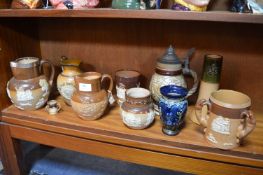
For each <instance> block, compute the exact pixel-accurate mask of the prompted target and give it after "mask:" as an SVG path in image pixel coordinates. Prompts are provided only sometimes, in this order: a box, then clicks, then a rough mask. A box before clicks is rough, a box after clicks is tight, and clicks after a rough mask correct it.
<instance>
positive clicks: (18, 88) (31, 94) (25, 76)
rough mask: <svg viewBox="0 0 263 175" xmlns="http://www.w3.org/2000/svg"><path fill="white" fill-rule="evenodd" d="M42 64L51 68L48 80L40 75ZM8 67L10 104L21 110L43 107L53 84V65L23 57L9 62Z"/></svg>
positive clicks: (33, 58) (37, 59)
mask: <svg viewBox="0 0 263 175" xmlns="http://www.w3.org/2000/svg"><path fill="white" fill-rule="evenodd" d="M43 64H49V65H50V67H51V73H50V78H49V79H48V78H47V77H46V76H45V75H44V74H43V73H42V65H43ZM10 67H11V69H12V73H13V77H12V78H11V80H10V81H8V83H7V94H8V96H9V98H10V100H11V101H12V103H13V104H14V105H15V106H16V107H17V108H19V109H22V110H35V109H39V108H41V107H42V106H44V104H45V103H46V102H47V100H48V96H49V93H50V88H51V86H52V83H53V78H54V67H53V65H52V64H51V63H50V62H49V61H47V60H40V59H39V58H35V57H23V58H18V59H16V60H15V61H11V62H10Z"/></svg>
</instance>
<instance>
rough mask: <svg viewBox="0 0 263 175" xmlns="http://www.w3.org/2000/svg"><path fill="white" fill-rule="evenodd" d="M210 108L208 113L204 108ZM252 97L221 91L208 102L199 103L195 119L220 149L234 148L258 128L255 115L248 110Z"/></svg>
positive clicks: (212, 95)
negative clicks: (204, 111)
mask: <svg viewBox="0 0 263 175" xmlns="http://www.w3.org/2000/svg"><path fill="white" fill-rule="evenodd" d="M205 106H207V108H208V113H207V114H206V113H203V112H202V109H203V108H204V107H205ZM250 106H251V100H250V98H249V97H248V96H247V95H245V94H243V93H241V92H237V91H233V90H218V91H215V92H213V93H212V94H211V96H210V98H209V100H205V99H203V100H200V101H199V102H198V103H197V107H196V108H197V109H201V110H196V116H197V119H198V121H199V122H200V124H201V125H202V126H204V127H205V130H204V132H205V138H206V140H207V141H208V142H209V143H210V144H212V145H214V146H215V147H217V148H221V149H232V148H235V147H237V146H239V144H240V141H241V140H242V139H243V138H244V137H245V136H247V135H248V134H249V133H250V132H251V131H253V129H254V128H255V126H256V120H255V118H254V115H253V113H252V112H251V111H250V110H249V108H250Z"/></svg>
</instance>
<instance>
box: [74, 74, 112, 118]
mask: <svg viewBox="0 0 263 175" xmlns="http://www.w3.org/2000/svg"><path fill="white" fill-rule="evenodd" d="M106 78H108V79H109V80H110V85H109V89H108V90H107V91H106V90H104V89H101V83H102V82H103V81H104V80H106ZM74 79H75V83H76V91H75V92H74V93H73V95H72V98H71V105H72V108H73V110H74V111H75V112H76V113H77V114H78V116H79V117H80V118H82V119H84V120H95V119H98V118H99V117H101V116H102V115H103V113H104V111H105V109H106V107H107V105H108V101H109V96H110V94H111V91H112V88H113V81H112V78H111V76H110V75H108V74H103V75H102V74H101V73H98V72H86V73H82V74H80V75H77V76H75V77H74Z"/></svg>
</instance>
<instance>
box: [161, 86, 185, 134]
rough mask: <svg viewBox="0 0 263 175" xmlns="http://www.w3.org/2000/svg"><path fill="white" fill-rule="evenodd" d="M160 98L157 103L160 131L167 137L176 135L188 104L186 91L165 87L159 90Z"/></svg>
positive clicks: (177, 87)
mask: <svg viewBox="0 0 263 175" xmlns="http://www.w3.org/2000/svg"><path fill="white" fill-rule="evenodd" d="M160 92H161V94H162V97H161V99H160V102H159V110H160V117H161V120H162V124H163V126H162V131H163V133H164V134H167V135H176V134H178V133H179V132H180V127H181V125H182V123H183V121H184V117H185V114H186V111H187V106H188V102H187V100H186V96H187V93H188V90H187V89H186V88H184V87H181V86H176V85H167V86H163V87H161V88H160Z"/></svg>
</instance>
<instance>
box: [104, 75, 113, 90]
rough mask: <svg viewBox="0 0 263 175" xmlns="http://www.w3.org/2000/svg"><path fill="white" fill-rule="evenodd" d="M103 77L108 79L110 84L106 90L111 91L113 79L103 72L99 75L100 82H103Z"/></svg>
mask: <svg viewBox="0 0 263 175" xmlns="http://www.w3.org/2000/svg"><path fill="white" fill-rule="evenodd" d="M105 78H108V79H110V86H109V89H108V90H107V91H108V92H112V89H113V80H112V77H111V76H110V75H109V74H103V75H102V77H101V82H103V81H104V79H105Z"/></svg>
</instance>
